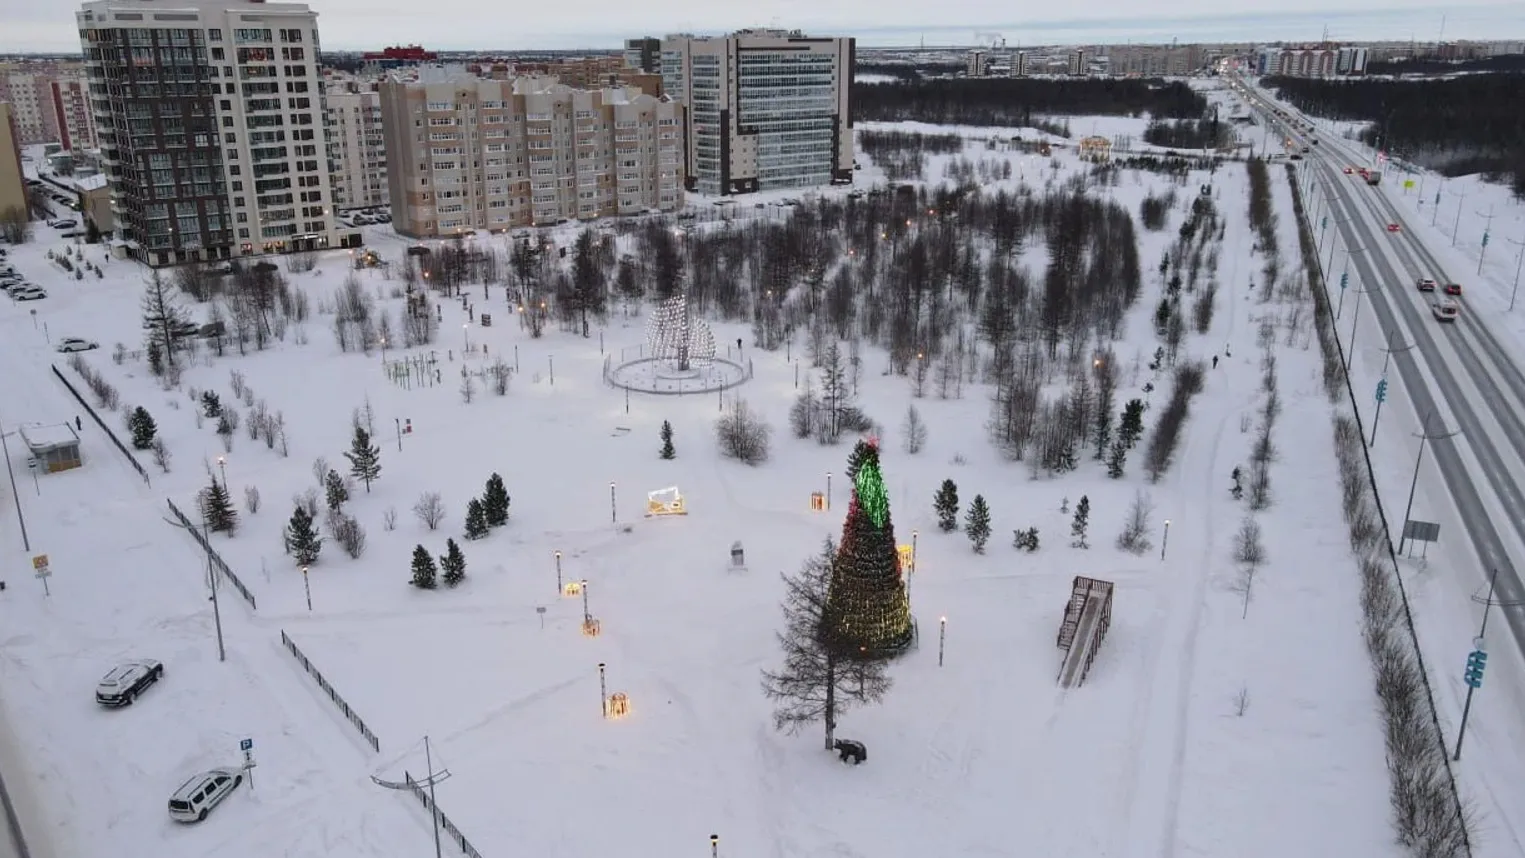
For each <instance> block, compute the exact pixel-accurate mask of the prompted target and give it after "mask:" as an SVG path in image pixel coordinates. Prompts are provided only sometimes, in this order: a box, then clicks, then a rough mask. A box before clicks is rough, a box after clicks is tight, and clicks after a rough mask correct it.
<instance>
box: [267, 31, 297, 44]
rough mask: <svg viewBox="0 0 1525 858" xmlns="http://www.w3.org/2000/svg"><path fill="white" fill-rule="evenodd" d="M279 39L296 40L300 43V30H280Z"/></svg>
mask: <svg viewBox="0 0 1525 858" xmlns="http://www.w3.org/2000/svg"><path fill="white" fill-rule="evenodd" d="M266 32H269V31H268V30H267V31H266ZM281 41H283V42H297V43H300V42H301V41H302V31H301V30H282V31H281Z"/></svg>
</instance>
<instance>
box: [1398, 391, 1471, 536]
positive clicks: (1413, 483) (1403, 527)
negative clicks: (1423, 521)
mask: <svg viewBox="0 0 1525 858" xmlns="http://www.w3.org/2000/svg"><path fill="white" fill-rule="evenodd" d="M1434 413H1435V412H1433V411H1430V412H1426V413H1425V415H1424V423H1423V424H1422V425H1423V426H1424V431H1423V432H1420V433H1418V438H1419V455H1417V456H1415V457H1414V476H1413V478H1412V479H1410V480H1409V499H1408V503H1406V504H1404V505H1403V521H1402V522H1400V523H1399V525H1398V526H1399V531H1398V534H1399V536H1398V551H1397V552H1396V553H1399V554H1402V553H1403V546H1404V543H1405V542H1407V541H1408V522H1409V513H1411V512H1413V511H1414V490H1415V489H1416V488H1418V487H1419V464H1420V463H1421V462H1423V461H1424V445H1425V442H1427V441H1443V440H1445V439H1447V438H1452V437H1455V436H1457V435H1460V434H1461V430H1460V429H1457V430H1456V431H1455V432H1446V433H1445V434H1441V435H1431V434H1430V417H1431V416H1432V415H1433V414H1434Z"/></svg>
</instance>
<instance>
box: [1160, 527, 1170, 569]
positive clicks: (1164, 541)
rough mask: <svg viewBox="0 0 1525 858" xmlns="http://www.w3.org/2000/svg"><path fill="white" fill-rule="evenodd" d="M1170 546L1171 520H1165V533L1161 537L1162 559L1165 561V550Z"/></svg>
mask: <svg viewBox="0 0 1525 858" xmlns="http://www.w3.org/2000/svg"><path fill="white" fill-rule="evenodd" d="M1169 545H1170V519H1168V518H1167V519H1165V533H1164V535H1162V536H1161V537H1160V559H1161V560H1164V559H1165V548H1166V547H1167V546H1169Z"/></svg>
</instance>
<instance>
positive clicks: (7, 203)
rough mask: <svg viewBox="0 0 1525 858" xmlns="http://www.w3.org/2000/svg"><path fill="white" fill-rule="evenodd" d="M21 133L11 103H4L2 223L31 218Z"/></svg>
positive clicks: (0, 124) (0, 114) (0, 117)
mask: <svg viewBox="0 0 1525 858" xmlns="http://www.w3.org/2000/svg"><path fill="white" fill-rule="evenodd" d="M21 145H22V144H21V131H20V128H19V127H18V125H17V122H16V112H15V111H14V110H13V109H12V108H11V105H10V103H9V102H5V101H0V221H5V222H6V223H9V222H11V219H12V218H17V219H19V220H20V221H21V222H25V221H26V220H27V219H28V217H27V204H26V179H25V178H24V174H23V173H22V172H21Z"/></svg>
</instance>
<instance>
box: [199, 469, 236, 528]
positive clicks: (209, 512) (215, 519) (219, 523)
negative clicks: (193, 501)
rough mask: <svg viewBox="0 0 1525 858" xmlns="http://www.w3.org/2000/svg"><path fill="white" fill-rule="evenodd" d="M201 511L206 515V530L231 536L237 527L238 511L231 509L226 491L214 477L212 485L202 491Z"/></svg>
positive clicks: (231, 505)
mask: <svg viewBox="0 0 1525 858" xmlns="http://www.w3.org/2000/svg"><path fill="white" fill-rule="evenodd" d="M201 509H202V512H203V513H205V514H206V524H207V529H208V530H210V531H212V532H213V533H226V534H227V535H229V536H232V535H233V531H234V530H235V529H236V528H237V527H238V510H237V509H235V508H234V507H233V499H232V498H230V497H228V490H227V489H226V488H225V487H223V485H222V483H219V482H217V479H216V478H215V477H214V478H212V484H211V485H210V486H208V487H207V488H205V489H204V490H202V493H201Z"/></svg>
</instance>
